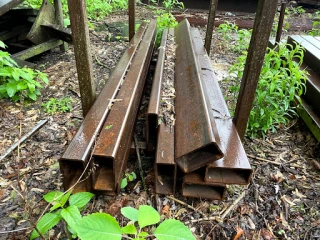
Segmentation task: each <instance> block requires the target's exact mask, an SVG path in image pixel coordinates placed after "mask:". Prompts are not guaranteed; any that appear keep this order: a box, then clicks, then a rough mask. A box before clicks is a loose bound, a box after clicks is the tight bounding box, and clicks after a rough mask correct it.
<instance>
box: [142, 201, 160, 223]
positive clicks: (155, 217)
mask: <svg viewBox="0 0 320 240" xmlns="http://www.w3.org/2000/svg"><path fill="white" fill-rule="evenodd" d="M159 221H160V215H159V213H158V212H157V211H156V210H155V209H154V208H153V207H150V206H148V205H140V207H139V211H138V223H139V226H140V228H144V227H145V226H149V225H153V224H156V223H158V222H159Z"/></svg>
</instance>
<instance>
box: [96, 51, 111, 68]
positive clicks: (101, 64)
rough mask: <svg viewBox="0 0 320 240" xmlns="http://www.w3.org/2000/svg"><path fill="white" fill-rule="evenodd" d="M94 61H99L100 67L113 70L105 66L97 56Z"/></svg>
mask: <svg viewBox="0 0 320 240" xmlns="http://www.w3.org/2000/svg"><path fill="white" fill-rule="evenodd" d="M94 59H95V60H96V61H97V63H98V64H99V65H100V66H102V67H105V68H107V69H109V70H111V68H110V67H108V66H107V65H105V64H103V63H102V62H101V61H100V60H99V59H98V57H97V55H96V54H94Z"/></svg>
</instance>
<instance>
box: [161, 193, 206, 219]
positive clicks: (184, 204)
mask: <svg viewBox="0 0 320 240" xmlns="http://www.w3.org/2000/svg"><path fill="white" fill-rule="evenodd" d="M166 197H167V198H169V199H170V200H172V201H175V202H177V203H180V204H181V205H183V206H185V207H187V208H190V209H192V210H193V211H195V212H197V213H200V214H201V215H202V216H204V217H206V215H205V214H204V213H203V212H202V211H200V210H198V209H196V208H194V207H192V206H191V205H189V204H187V203H185V202H183V201H181V200H179V199H176V198H174V197H173V196H166Z"/></svg>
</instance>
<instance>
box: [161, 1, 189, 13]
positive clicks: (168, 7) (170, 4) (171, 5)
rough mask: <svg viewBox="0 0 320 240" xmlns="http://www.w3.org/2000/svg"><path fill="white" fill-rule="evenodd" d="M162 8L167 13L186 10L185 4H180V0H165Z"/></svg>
mask: <svg viewBox="0 0 320 240" xmlns="http://www.w3.org/2000/svg"><path fill="white" fill-rule="evenodd" d="M162 6H163V7H164V9H165V10H166V11H167V12H171V10H172V9H173V8H180V9H184V4H183V2H179V1H178V0H164V1H163V2H162Z"/></svg>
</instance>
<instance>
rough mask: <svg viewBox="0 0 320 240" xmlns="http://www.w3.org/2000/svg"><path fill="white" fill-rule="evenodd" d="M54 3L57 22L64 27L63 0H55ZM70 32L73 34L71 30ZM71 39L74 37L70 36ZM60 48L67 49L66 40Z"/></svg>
mask: <svg viewBox="0 0 320 240" xmlns="http://www.w3.org/2000/svg"><path fill="white" fill-rule="evenodd" d="M53 4H54V9H55V17H56V23H57V24H58V26H60V27H61V28H63V27H64V21H63V12H62V2H61V0H54V1H53ZM70 34H71V32H70ZM70 39H71V40H72V38H70ZM61 40H63V39H61ZM60 49H61V50H62V51H67V49H68V44H67V43H66V42H64V43H63V44H62V45H61V46H60Z"/></svg>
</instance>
